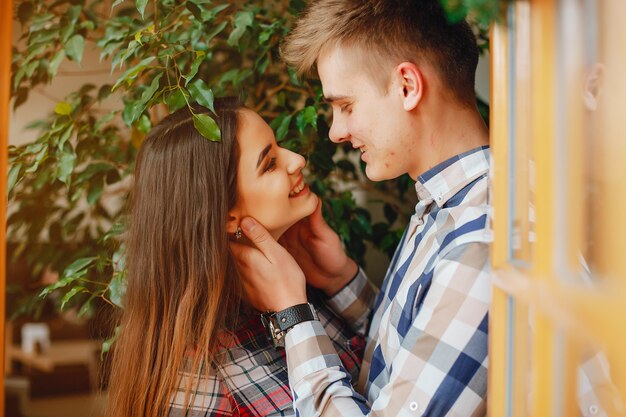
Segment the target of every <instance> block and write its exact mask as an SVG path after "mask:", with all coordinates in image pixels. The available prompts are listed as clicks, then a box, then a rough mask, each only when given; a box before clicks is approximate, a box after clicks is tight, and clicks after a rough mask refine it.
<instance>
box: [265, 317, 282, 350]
mask: <svg viewBox="0 0 626 417" xmlns="http://www.w3.org/2000/svg"><path fill="white" fill-rule="evenodd" d="M261 323H263V327H264V328H265V334H266V336H267V339H268V340H269V342H270V343H272V344H273V345H274V347H275V348H277V347H282V346H284V343H285V342H284V336H285V333H284V332H283V331H282V330H280V327H279V326H278V322H277V321H276V314H275V313H266V314H261Z"/></svg>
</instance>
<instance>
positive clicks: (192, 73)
mask: <svg viewBox="0 0 626 417" xmlns="http://www.w3.org/2000/svg"><path fill="white" fill-rule="evenodd" d="M205 56H206V53H205V52H204V51H196V57H195V59H194V60H193V62H192V64H191V68H190V69H189V73H187V75H185V76H183V78H184V79H185V81H186V82H185V86H186V85H187V84H188V83H189V81H191V79H192V78H193V77H195V76H196V74H197V73H198V68H200V64H201V63H202V61H204V58H205Z"/></svg>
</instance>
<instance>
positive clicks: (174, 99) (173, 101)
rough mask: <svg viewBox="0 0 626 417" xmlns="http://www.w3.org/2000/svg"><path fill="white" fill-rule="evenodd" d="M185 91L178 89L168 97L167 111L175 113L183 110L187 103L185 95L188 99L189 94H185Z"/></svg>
mask: <svg viewBox="0 0 626 417" xmlns="http://www.w3.org/2000/svg"><path fill="white" fill-rule="evenodd" d="M183 91H184V89H182V88H177V89H176V90H174V91H173V92H172V93H171V94H170V95H169V96H168V97H167V109H168V110H169V111H170V112H175V111H176V110H179V109H181V108H183V106H184V105H185V104H186V103H187V102H186V101H185V96H184V95H183V94H185V95H187V97H188V96H189V93H184V92H183Z"/></svg>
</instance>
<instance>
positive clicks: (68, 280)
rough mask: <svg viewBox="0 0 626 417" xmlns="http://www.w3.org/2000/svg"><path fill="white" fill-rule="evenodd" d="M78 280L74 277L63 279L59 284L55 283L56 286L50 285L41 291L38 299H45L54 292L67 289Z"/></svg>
mask: <svg viewBox="0 0 626 417" xmlns="http://www.w3.org/2000/svg"><path fill="white" fill-rule="evenodd" d="M78 278H79V277H77V276H74V275H72V276H69V277H65V278H62V279H60V280H58V281H57V282H55V283H54V284H50V285H48V286H47V287H45V288H44V289H43V290H41V292H40V293H39V295H38V297H39V298H45V297H47V296H48V294H50V293H51V292H53V291H54V290H57V289H59V288H63V287H66V286H68V285H69V284H71V283H72V282H74V281H76V280H77V279H78Z"/></svg>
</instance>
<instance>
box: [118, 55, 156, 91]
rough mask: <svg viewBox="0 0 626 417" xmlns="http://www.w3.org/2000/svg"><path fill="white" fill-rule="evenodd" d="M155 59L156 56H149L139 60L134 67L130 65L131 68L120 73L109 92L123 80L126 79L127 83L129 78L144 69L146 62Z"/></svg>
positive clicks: (135, 76)
mask: <svg viewBox="0 0 626 417" xmlns="http://www.w3.org/2000/svg"><path fill="white" fill-rule="evenodd" d="M155 59H156V57H154V56H149V57H148V58H144V59H142V60H141V62H139V63H138V64H137V65H135V66H134V67H131V68H129V69H127V70H126V71H125V72H124V74H122V76H121V77H120V78H118V79H117V81H116V82H115V84H114V85H113V87H112V88H111V92H113V91H115V89H117V87H119V86H120V84H122V83H123V82H125V81H126V82H127V83H129V82H130V81H131V80H133V79H135V78H137V75H139V74H140V73H141V72H142V71H143V70H144V69H146V67H147V66H148V64H149V63H151V62H152V61H154V60H155Z"/></svg>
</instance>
